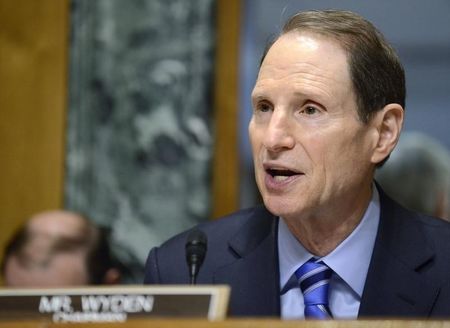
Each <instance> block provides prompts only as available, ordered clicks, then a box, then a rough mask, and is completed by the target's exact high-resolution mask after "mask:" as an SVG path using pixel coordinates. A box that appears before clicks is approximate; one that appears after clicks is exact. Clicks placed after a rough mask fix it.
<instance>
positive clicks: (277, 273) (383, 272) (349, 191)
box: [144, 10, 450, 319]
mask: <svg viewBox="0 0 450 328" xmlns="http://www.w3.org/2000/svg"><path fill="white" fill-rule="evenodd" d="M405 94H406V87H405V74H404V70H403V67H402V65H401V63H400V60H399V58H398V56H397V54H396V52H395V51H394V49H393V48H392V47H391V46H390V45H389V44H388V43H387V41H386V40H385V39H384V37H383V36H382V34H381V33H380V32H379V31H378V30H377V29H376V28H375V27H374V26H373V25H372V24H371V23H370V22H368V21H367V20H365V19H364V18H363V17H361V16H359V15H358V14H355V13H352V12H349V11H341V10H325V11H304V12H299V13H297V14H295V15H294V16H292V17H291V18H289V20H288V21H287V23H286V24H285V25H284V27H283V29H282V31H281V33H280V35H279V36H278V37H277V38H276V39H275V41H274V42H273V43H271V44H270V45H269V46H268V47H267V51H266V53H265V54H264V57H263V60H262V62H261V65H260V69H259V74H258V77H257V80H256V83H255V87H254V89H253V92H252V104H253V116H252V119H251V121H250V123H249V135H250V141H251V145H252V151H253V161H254V169H255V178H256V182H257V185H258V189H259V191H260V193H261V196H262V199H263V203H264V204H262V205H260V206H256V207H253V208H249V209H244V210H240V211H238V212H236V213H232V214H230V215H228V216H227V217H225V218H222V219H219V220H215V221H213V222H207V223H204V224H201V225H199V226H197V227H196V229H200V230H201V231H203V233H204V234H205V235H206V238H201V239H207V240H208V243H207V252H206V256H205V258H204V261H203V264H202V267H201V268H200V270H199V272H198V275H197V277H196V281H197V282H198V283H199V284H225V285H229V286H231V296H230V304H229V313H230V315H232V316H264V317H267V316H276V317H281V318H283V319H313V318H315V319H330V318H337V319H355V318H377V317H378V318H379V317H383V318H387V317H393V318H405V317H409V318H419V317H420V318H430V317H433V318H435V317H449V316H450V306H449V304H450V283H449V274H450V248H449V246H448V245H449V241H450V224H449V223H448V222H446V221H444V220H442V219H438V218H432V217H428V216H424V215H422V214H419V213H417V212H413V211H410V210H408V209H406V208H404V207H403V206H401V205H400V204H398V203H396V202H395V201H394V200H392V199H391V198H390V197H389V196H387V195H386V194H385V193H384V192H383V190H382V188H380V187H379V186H378V185H377V184H376V183H374V175H375V170H376V169H377V167H379V166H381V165H382V164H383V163H384V162H385V161H386V160H387V159H388V157H389V155H390V153H391V152H392V150H393V149H394V147H395V146H396V144H397V141H398V139H399V137H400V133H401V129H402V126H403V118H404V106H405ZM226 178H227V177H224V179H226ZM188 236H191V235H190V231H187V232H184V233H181V234H179V235H177V236H175V237H173V238H171V239H169V240H168V241H167V242H165V243H163V244H162V245H161V246H160V247H156V248H153V249H152V250H151V251H150V253H149V256H148V259H147V263H146V271H145V280H144V282H145V283H148V284H186V283H188V282H189V281H190V274H189V273H190V271H189V270H188V267H187V266H186V258H185V245H186V240H187V237H188ZM196 238H197V237H196ZM196 243H197V244H201V243H198V242H196Z"/></svg>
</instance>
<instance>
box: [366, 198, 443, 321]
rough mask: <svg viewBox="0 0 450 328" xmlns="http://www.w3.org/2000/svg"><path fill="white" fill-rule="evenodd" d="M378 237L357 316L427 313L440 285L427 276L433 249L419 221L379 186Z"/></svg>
mask: <svg viewBox="0 0 450 328" xmlns="http://www.w3.org/2000/svg"><path fill="white" fill-rule="evenodd" d="M380 201H381V215H380V225H379V228H378V234H377V239H376V241H375V246H374V250H373V255H372V259H371V264H370V266H369V271H368V275H367V279H366V284H365V286H364V292H363V295H362V299H361V306H360V310H359V317H362V316H364V317H377V316H385V317H389V316H391V317H427V316H428V315H429V313H430V312H431V309H432V306H433V303H434V302H435V300H436V297H437V295H438V293H439V286H437V285H435V284H434V282H433V281H430V280H428V279H426V274H425V272H426V271H427V270H429V269H430V268H432V264H433V256H434V252H433V249H432V248H431V247H430V246H429V242H428V241H427V239H426V236H425V235H424V234H423V232H422V230H421V229H420V226H419V223H418V222H417V221H416V220H414V218H412V217H411V214H410V213H409V212H407V211H406V210H404V209H403V208H401V207H399V206H398V205H396V204H395V203H394V202H393V201H392V200H390V199H389V198H388V197H387V196H386V195H384V194H383V192H382V191H381V190H380Z"/></svg>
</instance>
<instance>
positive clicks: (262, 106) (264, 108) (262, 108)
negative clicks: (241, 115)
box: [257, 103, 272, 113]
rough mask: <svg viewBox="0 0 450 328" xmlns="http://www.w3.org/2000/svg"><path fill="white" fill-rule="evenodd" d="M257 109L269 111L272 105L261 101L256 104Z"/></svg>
mask: <svg viewBox="0 0 450 328" xmlns="http://www.w3.org/2000/svg"><path fill="white" fill-rule="evenodd" d="M257 108H258V110H259V111H260V112H264V113H265V112H268V111H270V110H271V109H272V106H270V105H269V104H267V103H261V104H259V105H258V107H257Z"/></svg>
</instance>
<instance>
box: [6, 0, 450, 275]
mask: <svg viewBox="0 0 450 328" xmlns="http://www.w3.org/2000/svg"><path fill="white" fill-rule="evenodd" d="M324 8H341V9H349V10H353V11H356V12H358V13H360V14H362V15H363V16H364V17H366V18H368V19H369V20H370V21H372V22H373V23H374V24H375V25H376V26H377V27H378V28H379V29H380V30H381V31H382V32H383V33H384V34H385V36H386V38H387V39H388V40H389V41H390V42H391V43H392V44H393V45H394V47H395V48H396V49H397V50H398V53H399V56H400V58H401V60H402V62H403V64H404V66H405V70H406V77H407V90H408V96H407V106H406V123H405V130H407V131H420V132H423V133H425V134H427V135H429V136H431V137H433V138H435V139H437V140H439V141H440V142H441V143H442V144H443V145H444V147H445V148H447V149H450V130H449V129H448V124H449V122H450V109H449V106H450V2H448V1H447V0H433V1H427V2H424V1H420V0H397V1H395V2H393V1H388V0H383V1H376V2H375V1H371V2H362V1H357V0H354V1H348V0H347V1H339V2H336V1H325V0H315V1H306V0H303V1H300V0H297V1H294V0H290V1H282V0H279V1H273V0H272V1H271V0H242V1H238V0H128V1H120V0H96V1H89V0H36V1H28V0H14V1H12V0H0V176H1V180H0V181H1V183H0V204H1V206H0V248H3V247H4V246H5V244H6V243H7V241H8V239H9V238H10V237H11V235H12V234H13V232H14V231H16V230H17V228H18V227H19V226H21V225H22V223H23V222H24V221H25V220H26V219H27V218H29V217H30V216H31V215H32V214H34V213H36V212H39V211H43V210H47V209H69V210H73V211H76V212H81V213H84V214H86V215H87V216H88V217H89V218H91V219H92V220H93V221H94V222H95V223H97V224H98V225H100V226H102V227H107V228H109V229H110V231H111V235H110V243H111V246H112V249H113V252H114V254H115V256H116V257H117V258H118V259H119V260H120V262H121V263H122V264H123V265H125V266H126V267H127V268H128V271H129V273H128V274H129V276H128V277H127V279H126V281H127V282H137V283H139V282H141V279H142V269H143V265H144V262H145V259H146V256H147V253H148V251H149V249H150V248H151V247H153V246H156V245H158V244H160V243H161V242H162V241H164V240H165V239H167V238H168V237H170V236H171V235H174V234H175V233H177V232H179V231H181V230H184V229H186V228H189V227H191V226H192V225H194V224H196V223H198V222H201V221H205V220H210V219H214V218H217V217H219V216H221V215H223V214H226V213H229V212H231V211H233V210H236V209H238V208H241V207H247V206H251V205H253V204H254V203H257V202H259V200H258V196H257V192H256V189H255V185H254V182H253V172H252V163H251V157H250V155H251V152H250V148H249V144H248V138H247V124H248V121H249V119H250V115H251V108H250V97H249V96H250V93H251V89H252V87H253V84H254V81H255V78H256V74H257V70H258V64H259V60H260V57H261V54H262V50H263V49H264V46H265V44H266V43H267V42H268V41H269V40H271V39H272V38H273V37H274V36H276V35H277V33H278V32H279V30H280V29H281V27H282V25H283V23H284V21H285V20H286V19H287V18H288V17H289V16H290V15H291V14H293V13H294V12H296V11H298V10H301V9H324Z"/></svg>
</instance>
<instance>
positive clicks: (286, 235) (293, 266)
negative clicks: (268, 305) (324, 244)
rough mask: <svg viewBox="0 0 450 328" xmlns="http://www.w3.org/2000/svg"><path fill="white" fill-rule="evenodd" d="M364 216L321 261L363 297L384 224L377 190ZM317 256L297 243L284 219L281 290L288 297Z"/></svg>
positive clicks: (280, 241) (280, 242) (280, 229)
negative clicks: (303, 269) (380, 226)
mask: <svg viewBox="0 0 450 328" xmlns="http://www.w3.org/2000/svg"><path fill="white" fill-rule="evenodd" d="M372 190H373V192H372V199H371V200H370V202H369V206H368V207H367V209H366V211H365V213H364V216H363V218H362V220H361V222H360V223H359V224H358V226H357V227H356V228H355V230H353V232H352V233H351V234H350V235H349V236H348V237H347V238H346V239H345V240H344V241H342V242H341V243H340V244H339V245H338V246H337V247H336V248H335V249H334V250H333V251H332V252H331V253H330V254H328V255H327V256H325V257H323V258H322V259H321V260H322V261H323V262H324V263H325V264H327V265H328V266H329V267H330V268H331V269H332V270H333V271H334V272H335V273H336V274H337V275H338V276H339V277H340V278H341V279H342V280H344V281H345V283H347V284H348V285H349V286H350V287H351V288H352V289H353V290H354V291H355V292H356V293H357V294H358V295H359V297H361V295H362V292H363V288H364V283H365V281H366V276H367V271H368V269H369V264H370V259H371V257H372V251H373V246H374V244H375V237H376V234H377V230H378V223H379V220H380V201H379V194H378V190H377V189H376V187H373V188H372ZM311 257H313V255H312V254H311V253H309V252H308V251H307V250H306V249H305V248H304V247H303V245H302V244H301V243H300V242H298V241H297V239H296V238H295V237H294V235H293V234H292V233H291V232H290V230H289V228H288V227H287V225H286V223H285V222H284V220H283V219H282V218H281V219H280V220H279V224H278V258H279V263H280V290H281V294H284V293H285V292H287V291H288V290H289V289H291V288H293V287H296V286H297V283H296V279H292V277H293V275H294V272H295V270H297V269H298V268H299V267H300V266H301V265H302V264H304V263H305V262H306V261H308V260H309V259H310V258H311Z"/></svg>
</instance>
